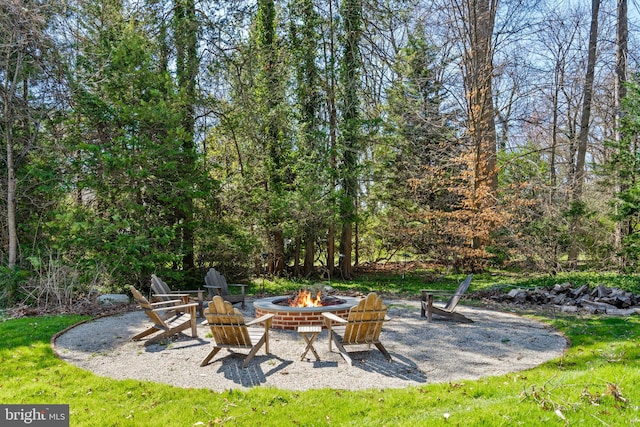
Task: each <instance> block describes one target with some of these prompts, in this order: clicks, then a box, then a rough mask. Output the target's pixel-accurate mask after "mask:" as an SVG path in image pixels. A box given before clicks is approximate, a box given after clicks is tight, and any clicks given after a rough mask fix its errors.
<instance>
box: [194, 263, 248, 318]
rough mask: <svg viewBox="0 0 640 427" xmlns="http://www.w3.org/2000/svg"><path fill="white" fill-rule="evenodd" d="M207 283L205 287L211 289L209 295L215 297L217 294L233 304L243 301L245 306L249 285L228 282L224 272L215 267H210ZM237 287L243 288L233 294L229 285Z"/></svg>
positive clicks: (206, 278) (205, 279) (205, 280)
mask: <svg viewBox="0 0 640 427" xmlns="http://www.w3.org/2000/svg"><path fill="white" fill-rule="evenodd" d="M204 282H205V285H204V287H205V288H207V289H208V290H209V296H211V298H213V297H214V296H216V295H219V296H221V297H222V299H224V300H225V301H228V302H230V303H231V304H237V303H242V308H244V297H245V293H246V288H247V286H249V285H245V284H235V283H234V284H228V283H227V279H225V278H224V276H223V275H222V274H220V273H219V272H218V271H217V270H216V269H215V268H210V269H209V271H208V272H207V275H206V276H205V278H204ZM230 286H233V287H237V288H241V289H240V293H239V294H232V293H230V292H229V287H230Z"/></svg>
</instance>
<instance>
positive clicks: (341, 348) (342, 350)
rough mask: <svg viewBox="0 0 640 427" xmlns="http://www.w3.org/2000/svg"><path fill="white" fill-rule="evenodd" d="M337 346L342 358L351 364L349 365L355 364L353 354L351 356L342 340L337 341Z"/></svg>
mask: <svg viewBox="0 0 640 427" xmlns="http://www.w3.org/2000/svg"><path fill="white" fill-rule="evenodd" d="M335 344H336V347H337V348H338V351H339V352H340V355H341V356H342V358H343V359H344V360H345V362H347V363H348V364H349V366H353V359H351V356H349V353H348V352H347V350H346V349H345V348H344V346H343V345H342V343H341V342H338V341H337V340H336V341H335Z"/></svg>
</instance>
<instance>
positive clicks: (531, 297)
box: [485, 283, 640, 316]
mask: <svg viewBox="0 0 640 427" xmlns="http://www.w3.org/2000/svg"><path fill="white" fill-rule="evenodd" d="M485 298H488V299H489V300H491V301H495V302H499V303H501V304H513V305H519V306H540V305H545V306H552V307H554V308H556V309H557V310H560V311H562V312H567V313H577V312H586V313H591V314H597V313H602V314H609V315H617V316H628V315H631V314H640V295H634V294H633V293H631V292H627V291H625V290H622V289H619V288H610V287H606V286H604V285H598V286H596V287H593V288H592V287H591V286H589V285H588V284H585V285H582V286H580V287H574V286H573V285H572V284H571V283H562V284H556V285H554V286H552V287H546V288H536V289H512V290H511V291H509V292H508V293H503V292H499V293H491V295H487V296H486V297H485Z"/></svg>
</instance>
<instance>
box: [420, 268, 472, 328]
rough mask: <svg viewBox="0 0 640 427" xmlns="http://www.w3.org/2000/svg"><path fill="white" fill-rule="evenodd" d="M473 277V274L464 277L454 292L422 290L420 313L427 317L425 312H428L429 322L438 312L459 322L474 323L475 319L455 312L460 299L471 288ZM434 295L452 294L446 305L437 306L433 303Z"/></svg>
mask: <svg viewBox="0 0 640 427" xmlns="http://www.w3.org/2000/svg"><path fill="white" fill-rule="evenodd" d="M472 278H473V274H470V275H468V276H467V278H466V279H464V281H463V282H462V283H460V285H458V289H456V291H455V293H453V294H451V293H446V292H441V291H437V290H427V289H423V290H422V291H421V296H420V300H421V306H422V309H421V310H420V315H421V316H422V317H425V313H426V317H427V321H428V322H431V318H432V316H433V315H434V314H436V315H439V316H442V317H445V318H447V319H451V320H455V321H458V322H463V323H473V320H471V319H469V318H468V317H466V316H464V315H462V314H460V313H457V312H454V310H455V308H456V306H457V305H458V302H459V301H460V298H462V296H463V295H464V294H465V292H467V289H469V285H471V279H472ZM434 295H440V296H450V297H451V298H449V301H447V303H446V304H445V306H444V307H437V306H435V305H434V304H433V297H434Z"/></svg>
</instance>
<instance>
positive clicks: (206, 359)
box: [200, 347, 222, 366]
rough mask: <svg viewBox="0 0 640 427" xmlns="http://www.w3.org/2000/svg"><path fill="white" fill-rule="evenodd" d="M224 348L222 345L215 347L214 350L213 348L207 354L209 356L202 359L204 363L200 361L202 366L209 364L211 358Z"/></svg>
mask: <svg viewBox="0 0 640 427" xmlns="http://www.w3.org/2000/svg"><path fill="white" fill-rule="evenodd" d="M220 350H222V348H220V347H214V348H213V350H211V352H210V353H209V354H208V355H207V357H205V358H204V360H203V361H202V363H200V366H207V365H208V364H209V361H210V360H211V359H213V358H214V356H215V355H216V354H218V352H219V351H220Z"/></svg>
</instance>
